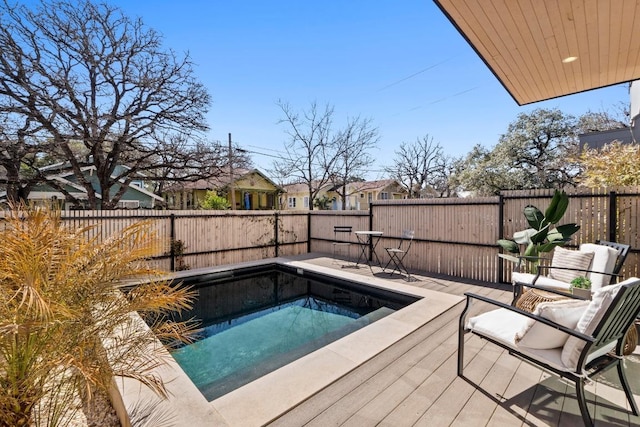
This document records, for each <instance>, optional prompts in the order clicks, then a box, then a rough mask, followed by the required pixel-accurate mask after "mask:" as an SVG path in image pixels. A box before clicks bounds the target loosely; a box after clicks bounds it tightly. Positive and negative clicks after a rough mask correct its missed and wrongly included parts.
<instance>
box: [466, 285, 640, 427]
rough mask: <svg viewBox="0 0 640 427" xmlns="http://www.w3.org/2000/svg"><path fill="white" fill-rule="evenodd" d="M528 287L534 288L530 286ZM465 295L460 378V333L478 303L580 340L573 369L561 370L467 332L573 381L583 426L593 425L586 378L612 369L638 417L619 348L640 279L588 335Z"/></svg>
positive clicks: (639, 296) (635, 309)
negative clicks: (600, 351)
mask: <svg viewBox="0 0 640 427" xmlns="http://www.w3.org/2000/svg"><path fill="white" fill-rule="evenodd" d="M532 287H536V286H535V285H532ZM465 296H466V297H467V302H466V305H465V308H464V310H463V311H462V314H461V315H460V320H459V325H458V376H460V377H463V378H464V375H463V368H464V344H465V339H464V334H465V333H468V332H470V331H469V330H467V329H466V327H465V318H466V316H467V313H468V311H469V308H470V307H471V303H472V301H473V300H479V301H483V302H485V303H489V304H491V305H494V306H496V307H499V308H503V309H507V310H510V311H515V312H517V313H519V314H521V315H523V316H526V317H529V318H531V319H534V320H536V321H538V322H541V323H544V324H546V325H548V326H551V327H553V328H556V329H558V330H560V331H562V332H565V333H567V334H569V335H571V336H573V337H576V338H578V339H580V340H582V341H584V343H585V344H584V348H583V349H582V352H581V353H580V357H579V359H578V363H577V366H576V368H575V370H569V369H567V370H561V369H558V368H556V367H555V365H554V364H553V363H551V362H548V361H547V360H546V359H544V358H543V357H541V356H537V357H536V356H533V355H532V354H531V353H525V352H522V351H520V349H518V348H517V347H514V346H511V345H507V344H506V343H504V342H503V341H500V340H498V339H496V338H494V337H493V336H491V335H489V334H485V333H479V332H477V331H471V332H472V333H474V334H475V335H478V336H479V337H481V338H484V339H486V340H487V341H489V342H491V343H493V344H495V345H497V346H499V347H502V348H504V349H506V350H508V351H509V354H510V355H512V356H515V357H519V358H521V359H523V360H525V361H527V362H529V363H531V364H533V365H535V366H537V367H539V368H542V369H545V370H547V371H549V372H553V373H555V374H556V375H559V376H560V377H563V378H566V379H568V380H570V381H573V382H574V383H575V387H576V396H577V399H578V406H579V408H580V413H581V414H582V420H583V422H584V425H585V426H589V427H591V426H593V420H592V418H591V416H590V415H589V409H588V407H587V401H586V397H585V390H584V386H585V383H586V382H587V381H588V379H589V378H593V376H594V375H596V374H598V373H600V372H603V371H605V370H607V369H610V368H613V367H615V368H617V371H618V377H619V379H620V383H621V385H622V388H623V390H624V393H625V396H626V397H627V400H628V401H629V405H630V407H631V412H632V413H633V414H634V415H636V416H637V415H639V412H638V406H637V404H636V402H635V400H634V397H633V393H632V391H631V388H630V387H629V381H628V379H627V377H626V374H625V371H624V368H625V365H624V363H623V348H624V337H625V334H626V332H627V330H628V329H629V327H630V326H631V325H632V324H633V322H634V320H635V318H636V316H638V314H639V313H640V280H637V281H635V282H633V283H629V284H625V285H622V287H621V288H620V290H619V291H618V293H617V294H616V296H615V298H614V299H613V301H612V302H611V304H610V305H609V307H608V309H607V310H606V313H605V314H604V316H603V317H602V319H601V320H600V322H599V323H598V326H596V328H595V330H594V332H593V334H592V335H585V334H582V333H579V332H577V331H575V330H573V329H570V328H567V327H565V326H563V325H560V324H557V323H554V322H552V321H551V320H549V319H546V318H543V317H540V316H537V315H534V314H532V313H529V312H526V311H523V310H520V309H518V308H516V307H513V306H511V305H509V304H506V303H503V302H500V301H496V300H492V299H490V298H487V297H485V296H482V295H476V294H472V293H465ZM613 342H615V349H614V350H612V351H611V352H609V353H607V354H605V355H603V356H600V357H597V358H595V359H594V360H591V361H589V362H587V358H588V356H589V355H590V354H591V353H592V352H594V351H596V350H598V349H600V348H602V347H604V346H607V345H608V344H610V343H613Z"/></svg>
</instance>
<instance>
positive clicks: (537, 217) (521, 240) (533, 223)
mask: <svg viewBox="0 0 640 427" xmlns="http://www.w3.org/2000/svg"><path fill="white" fill-rule="evenodd" d="M568 206H569V196H567V194H566V193H565V192H564V191H558V190H556V191H555V192H554V194H553V198H552V199H551V203H550V204H549V206H548V207H547V209H546V210H545V212H544V214H543V213H542V211H541V210H540V209H538V208H537V207H535V206H533V205H528V206H526V207H525V208H524V211H523V213H524V217H525V218H526V220H527V223H528V224H529V227H530V228H528V229H526V230H522V231H518V232H516V233H513V238H512V239H500V240H498V242H497V243H498V245H499V246H500V247H502V248H503V249H504V250H505V251H507V252H509V253H511V254H517V256H513V255H508V254H500V256H501V257H502V258H505V259H508V260H510V261H513V262H515V263H517V265H518V266H520V265H521V263H522V261H523V260H526V261H530V262H531V263H532V264H533V267H534V269H535V268H536V266H537V264H538V262H539V259H540V254H542V253H544V252H551V251H552V250H553V249H554V248H555V247H556V246H564V245H565V244H566V243H567V242H569V241H570V240H571V236H573V234H575V233H576V232H577V231H578V230H579V229H580V226H579V225H577V224H575V223H570V224H563V225H558V226H556V224H557V223H558V222H560V220H561V219H562V217H563V216H564V214H565V212H566V211H567V208H568ZM521 245H523V246H524V252H523V253H520V248H521Z"/></svg>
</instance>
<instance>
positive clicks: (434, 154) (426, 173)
mask: <svg viewBox="0 0 640 427" xmlns="http://www.w3.org/2000/svg"><path fill="white" fill-rule="evenodd" d="M395 154H396V157H395V159H394V163H393V165H392V166H389V167H386V168H385V170H386V172H387V173H388V174H389V175H390V176H391V177H392V178H394V179H396V180H398V181H399V182H400V183H401V184H402V186H403V187H404V188H405V189H406V190H407V191H408V192H409V198H418V197H420V193H421V191H422V190H425V189H426V188H427V186H433V185H434V184H435V183H436V182H437V180H438V179H439V178H440V176H442V173H443V168H444V167H445V164H446V162H445V158H444V155H443V151H442V147H441V146H440V144H438V143H436V142H434V141H433V137H430V136H429V135H425V136H424V137H422V139H420V138H418V139H417V140H416V141H415V142H414V143H412V144H407V143H404V142H403V143H402V144H400V148H399V149H398V150H397V151H396V152H395Z"/></svg>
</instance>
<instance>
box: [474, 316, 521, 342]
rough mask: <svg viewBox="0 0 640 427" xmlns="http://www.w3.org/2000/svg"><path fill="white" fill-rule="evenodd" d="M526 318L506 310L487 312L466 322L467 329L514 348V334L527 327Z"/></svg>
mask: <svg viewBox="0 0 640 427" xmlns="http://www.w3.org/2000/svg"><path fill="white" fill-rule="evenodd" d="M528 320H529V318H528V317H526V316H523V315H521V314H518V313H516V312H514V311H510V310H507V309H506V308H498V309H496V310H491V311H487V312H486V313H482V314H479V315H478V316H474V317H472V318H470V319H469V320H468V321H467V329H469V330H472V331H475V332H478V333H480V334H482V335H487V336H490V337H492V338H495V339H496V340H498V341H501V342H503V343H504V344H507V345H509V346H511V347H515V338H516V332H518V331H521V330H523V329H524V328H525V326H526V325H527V321H528Z"/></svg>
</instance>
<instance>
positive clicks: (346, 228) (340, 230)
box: [333, 225, 352, 240]
mask: <svg viewBox="0 0 640 427" xmlns="http://www.w3.org/2000/svg"><path fill="white" fill-rule="evenodd" d="M351 229H352V227H351V226H350V225H334V226H333V236H334V238H335V240H338V237H339V236H340V235H344V233H349V234H351V233H352V231H351Z"/></svg>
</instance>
